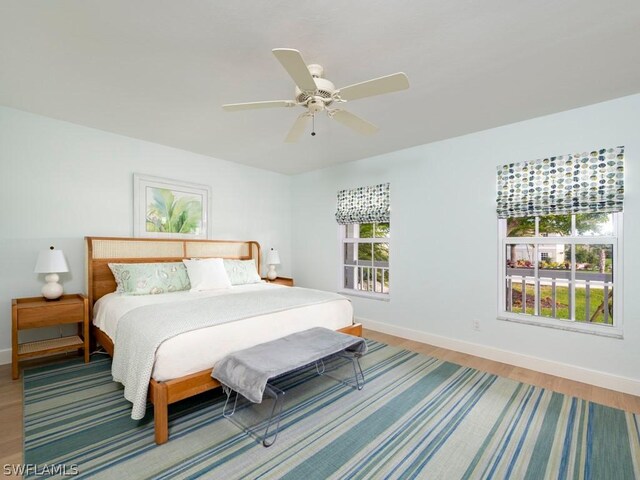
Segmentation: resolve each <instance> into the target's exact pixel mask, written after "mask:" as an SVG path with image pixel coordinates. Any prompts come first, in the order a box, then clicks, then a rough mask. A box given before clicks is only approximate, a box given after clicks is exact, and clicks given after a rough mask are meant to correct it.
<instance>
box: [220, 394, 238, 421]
mask: <svg viewBox="0 0 640 480" xmlns="http://www.w3.org/2000/svg"><path fill="white" fill-rule="evenodd" d="M224 393H226V394H227V399H226V400H225V401H224V407H222V416H223V417H224V418H230V417H231V416H233V414H234V413H236V407H237V406H238V396H239V393H238V392H236V391H234V390H231V389H230V388H225V389H224ZM232 395H235V399H234V400H233V408H232V409H231V411H230V412H229V411H227V406H228V405H229V400H230V399H231V396H232Z"/></svg>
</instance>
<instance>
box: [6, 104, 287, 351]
mask: <svg viewBox="0 0 640 480" xmlns="http://www.w3.org/2000/svg"><path fill="white" fill-rule="evenodd" d="M211 135H216V132H215V131H212V132H211ZM134 172H139V173H144V174H150V175H156V176H160V177H167V178H173V179H180V180H185V181H190V182H197V183H202V184H207V185H210V186H211V188H212V197H213V211H212V212H211V220H212V222H213V238H216V239H236V240H257V241H259V242H260V244H261V245H262V248H263V251H264V252H266V250H267V249H268V248H270V247H276V248H278V250H279V251H280V257H281V260H282V265H281V266H280V269H279V271H280V273H281V274H283V275H287V274H289V273H290V268H291V245H290V239H291V224H290V213H289V212H290V177H287V176H285V175H281V174H277V173H272V172H267V171H265V170H260V169H256V168H251V167H245V166H242V165H239V164H236V163H231V162H227V161H223V160H218V159H215V158H211V157H206V156H203V155H197V154H194V153H190V152H186V151H182V150H177V149H174V148H169V147H165V146H161V145H156V144H153V143H148V142H144V141H140V140H135V139H132V138H127V137H123V136H119V135H114V134H110V133H106V132H103V131H100V130H95V129H91V128H86V127H82V126H78V125H74V124H71V123H66V122H62V121H58V120H53V119H51V118H46V117H41V116H38V115H32V114H29V113H25V112H22V111H18V110H13V109H10V108H4V107H0V205H1V206H2V207H1V208H0V266H1V269H0V362H2V361H3V360H4V361H6V359H7V350H6V349H8V348H10V346H11V315H10V300H11V298H14V297H24V296H33V295H39V292H40V288H41V285H42V277H43V276H42V275H40V276H38V275H36V274H34V273H33V268H34V266H35V261H36V257H37V254H38V251H39V250H42V249H46V248H47V247H48V246H49V245H55V246H56V248H60V249H62V250H64V253H65V254H66V256H67V260H68V262H69V266H70V270H71V272H70V273H67V274H61V279H62V282H63V284H64V286H65V290H66V291H67V292H79V291H84V243H83V238H84V237H85V236H86V235H105V236H132V235H133V173H134ZM29 333H30V332H27V336H28V335H29Z"/></svg>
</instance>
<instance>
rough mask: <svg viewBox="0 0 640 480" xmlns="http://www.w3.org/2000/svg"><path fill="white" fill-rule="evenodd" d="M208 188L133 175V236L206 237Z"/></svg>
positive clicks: (209, 190) (195, 184) (137, 174)
mask: <svg viewBox="0 0 640 480" xmlns="http://www.w3.org/2000/svg"><path fill="white" fill-rule="evenodd" d="M210 200H211V188H210V187H209V186H207V185H200V184H197V183H189V182H182V181H180V180H170V179H167V178H159V177H152V176H149V175H141V174H139V173H134V174H133V235H134V236H135V237H154V238H193V239H197V238H200V239H206V238H208V237H209V229H210V227H211V226H210V223H209V205H210Z"/></svg>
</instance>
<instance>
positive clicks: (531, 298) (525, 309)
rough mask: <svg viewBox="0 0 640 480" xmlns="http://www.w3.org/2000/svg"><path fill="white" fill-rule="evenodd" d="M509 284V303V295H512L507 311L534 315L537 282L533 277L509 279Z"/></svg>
mask: <svg viewBox="0 0 640 480" xmlns="http://www.w3.org/2000/svg"><path fill="white" fill-rule="evenodd" d="M507 282H508V287H507V301H508V299H509V294H510V295H511V304H510V305H508V309H507V310H508V311H510V312H514V313H522V314H527V315H533V314H534V313H535V282H534V280H533V277H509V278H508V280H507ZM523 287H524V288H523ZM523 291H524V295H523V293H522V292H523ZM525 305H526V306H525Z"/></svg>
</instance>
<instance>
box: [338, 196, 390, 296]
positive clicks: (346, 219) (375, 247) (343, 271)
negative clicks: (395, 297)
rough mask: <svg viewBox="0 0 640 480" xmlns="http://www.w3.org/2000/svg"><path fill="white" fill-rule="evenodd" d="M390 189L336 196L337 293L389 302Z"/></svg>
mask: <svg viewBox="0 0 640 480" xmlns="http://www.w3.org/2000/svg"><path fill="white" fill-rule="evenodd" d="M389 191H390V185H389V184H388V183H381V184H379V185H372V186H368V187H358V188H354V189H349V190H340V191H339V192H338V201H337V209H336V221H337V222H338V231H339V232H340V242H339V248H340V257H339V258H340V265H339V269H340V274H339V281H340V285H339V289H340V291H342V292H344V293H348V294H352V295H360V296H365V297H371V298H378V299H388V298H389V238H390V235H389V231H390V229H389V225H390V224H389V222H390V212H391V207H390V200H389Z"/></svg>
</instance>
